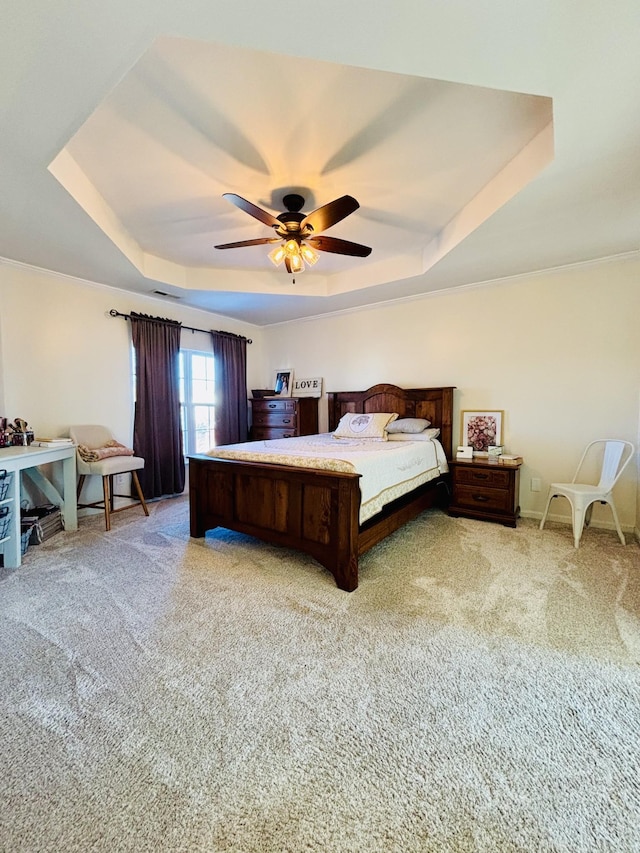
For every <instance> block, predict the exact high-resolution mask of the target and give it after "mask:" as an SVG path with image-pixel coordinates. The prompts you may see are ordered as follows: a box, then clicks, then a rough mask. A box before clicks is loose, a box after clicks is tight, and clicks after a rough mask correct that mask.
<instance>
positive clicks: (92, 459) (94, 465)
mask: <svg viewBox="0 0 640 853" xmlns="http://www.w3.org/2000/svg"><path fill="white" fill-rule="evenodd" d="M69 435H70V436H71V438H72V439H73V441H74V444H75V445H76V457H77V466H78V474H79V475H80V476H79V478H78V491H77V500H78V507H83V508H86V507H92V508H95V509H104V521H105V527H106V529H107V530H111V516H112V515H113V513H115V512H122V511H123V510H125V509H131V508H132V507H135V506H141V507H142V509H143V510H144V514H145V515H149V510H148V508H147V504H146V502H145V499H144V495H143V494H142V489H141V488H140V481H139V479H138V474H137V472H138V471H139V470H140V469H141V468H144V459H143V458H142V457H141V456H132V455H131V454H132V451H131V450H129V449H128V448H126V447H124V446H123V445H120V444H118V442H117V441H116V440H115V439H114V437H113V434H112V433H111V431H110V430H109V429H107V427H105V426H100V425H98V424H81V425H77V426H71V427H69ZM117 474H131V482H132V485H133V486H134V487H135V490H136V493H137V495H138V499H137V500H136V499H135V498H133V496H132V495H117V494H115V493H114V490H113V478H114V477H115V476H116V475H117ZM92 476H96V477H102V493H103V499H102V500H101V501H94V502H93V503H88V504H83V503H80V493H81V491H82V487H83V485H84V481H85V479H86V477H92ZM115 498H129V499H130V502H129V503H127V504H125V505H124V506H119V507H116V506H115V502H114V499H115Z"/></svg>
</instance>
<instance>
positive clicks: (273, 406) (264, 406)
mask: <svg viewBox="0 0 640 853" xmlns="http://www.w3.org/2000/svg"><path fill="white" fill-rule="evenodd" d="M251 409H252V411H253V416H254V418H255V416H256V415H261V414H267V413H269V412H279V413H280V414H282V413H284V412H294V413H295V411H296V401H295V400H291V399H287V398H286V397H283V398H282V399H281V400H273V399H266V400H252V401H251Z"/></svg>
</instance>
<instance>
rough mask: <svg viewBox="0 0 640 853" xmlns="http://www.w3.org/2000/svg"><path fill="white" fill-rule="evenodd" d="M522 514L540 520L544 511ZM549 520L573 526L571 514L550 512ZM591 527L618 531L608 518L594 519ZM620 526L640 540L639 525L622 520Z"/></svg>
mask: <svg viewBox="0 0 640 853" xmlns="http://www.w3.org/2000/svg"><path fill="white" fill-rule="evenodd" d="M520 516H521V517H522V518H532V519H534V520H536V521H540V520H541V518H542V513H541V512H537V511H534V510H528V509H525V510H521V511H520ZM547 521H554V522H557V523H558V524H568V525H569V527H571V516H570V515H555V514H554V515H552V514H551V513H549V515H548V516H547ZM589 527H594V528H596V529H598V530H613V531H614V533H615V531H616V526H615V524H614V523H613V521H607V520H604V521H603V520H597V521H592V522H591V524H590V525H589ZM620 527H621V528H622V532H623V533H629V534H632V535H633V536H635V538H636V540H638V541H639V542H640V530H638V528H637V527H635V526H633V525H631V524H622V522H620Z"/></svg>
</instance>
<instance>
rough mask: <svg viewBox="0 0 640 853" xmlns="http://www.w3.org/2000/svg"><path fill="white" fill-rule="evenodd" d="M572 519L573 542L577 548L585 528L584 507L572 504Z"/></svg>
mask: <svg viewBox="0 0 640 853" xmlns="http://www.w3.org/2000/svg"><path fill="white" fill-rule="evenodd" d="M571 519H572V522H573V544H574V547H575V548H579V547H580V539H581V538H582V531H583V529H584V507H582V506H579V507H576V506H573V504H571Z"/></svg>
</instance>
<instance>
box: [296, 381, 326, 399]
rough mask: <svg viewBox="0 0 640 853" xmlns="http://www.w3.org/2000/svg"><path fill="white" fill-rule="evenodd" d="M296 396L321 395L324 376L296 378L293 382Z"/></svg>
mask: <svg viewBox="0 0 640 853" xmlns="http://www.w3.org/2000/svg"><path fill="white" fill-rule="evenodd" d="M293 396H294V397H321V396H322V377H315V378H314V379H296V380H295V381H294V383H293Z"/></svg>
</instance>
